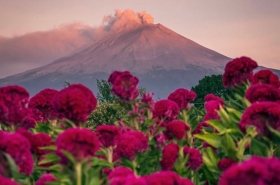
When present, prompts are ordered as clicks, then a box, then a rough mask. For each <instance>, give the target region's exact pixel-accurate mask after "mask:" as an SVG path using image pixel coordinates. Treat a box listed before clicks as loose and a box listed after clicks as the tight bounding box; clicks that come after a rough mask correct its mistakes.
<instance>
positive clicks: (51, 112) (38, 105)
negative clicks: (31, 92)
mask: <svg viewBox="0 0 280 185" xmlns="http://www.w3.org/2000/svg"><path fill="white" fill-rule="evenodd" d="M57 93H58V91H57V90H55V89H44V90H42V91H40V92H39V93H37V94H36V95H35V96H33V97H32V98H31V99H30V101H29V103H28V107H29V108H30V109H32V110H33V113H34V114H35V115H36V114H39V116H40V117H42V119H43V121H46V120H48V119H55V118H56V117H57V112H56V111H55V109H54V108H53V98H54V96H55V95H56V94H57ZM39 116H38V117H39Z"/></svg>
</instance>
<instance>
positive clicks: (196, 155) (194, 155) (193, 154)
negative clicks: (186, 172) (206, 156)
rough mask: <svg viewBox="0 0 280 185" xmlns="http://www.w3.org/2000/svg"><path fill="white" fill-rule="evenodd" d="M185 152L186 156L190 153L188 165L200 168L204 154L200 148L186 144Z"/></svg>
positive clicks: (194, 168) (196, 168)
mask: <svg viewBox="0 0 280 185" xmlns="http://www.w3.org/2000/svg"><path fill="white" fill-rule="evenodd" d="M183 152H184V155H185V156H186V155H189V159H188V162H187V164H186V166H188V167H189V168H190V169H191V170H198V169H199V168H200V167H201V166H202V164H203V161H202V156H201V153H200V151H199V150H198V149H196V148H189V147H188V146H185V147H184V149H183Z"/></svg>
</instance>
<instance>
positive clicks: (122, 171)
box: [108, 166, 134, 179]
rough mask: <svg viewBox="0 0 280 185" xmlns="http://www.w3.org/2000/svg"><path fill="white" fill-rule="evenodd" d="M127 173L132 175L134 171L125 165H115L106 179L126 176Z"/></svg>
mask: <svg viewBox="0 0 280 185" xmlns="http://www.w3.org/2000/svg"><path fill="white" fill-rule="evenodd" d="M128 175H134V172H133V171H132V170H131V169H130V168H127V167H124V166H119V167H116V168H115V169H114V170H113V171H112V172H111V173H110V174H109V176H108V179H113V178H118V177H126V176H128Z"/></svg>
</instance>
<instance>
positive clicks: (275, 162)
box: [219, 156, 280, 185]
mask: <svg viewBox="0 0 280 185" xmlns="http://www.w3.org/2000/svg"><path fill="white" fill-rule="evenodd" d="M279 172H280V161H279V159H276V158H261V157H259V156H253V157H251V158H250V159H249V160H247V161H245V162H243V163H241V164H238V165H232V166H231V167H229V168H228V169H227V170H225V171H224V173H223V174H222V175H221V177H220V181H219V185H235V184H238V185H256V184H261V185H278V184H280V176H279Z"/></svg>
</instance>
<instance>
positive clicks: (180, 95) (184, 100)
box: [167, 88, 196, 110]
mask: <svg viewBox="0 0 280 185" xmlns="http://www.w3.org/2000/svg"><path fill="white" fill-rule="evenodd" d="M195 98H196V93H195V92H194V91H191V90H188V89H183V88H179V89H177V90H175V91H174V92H173V93H171V94H170V95H169V96H168V98H167V99H169V100H172V101H174V102H176V103H177V104H178V106H179V107H180V109H181V110H182V109H188V108H189V107H190V103H191V102H192V101H194V100H195Z"/></svg>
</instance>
